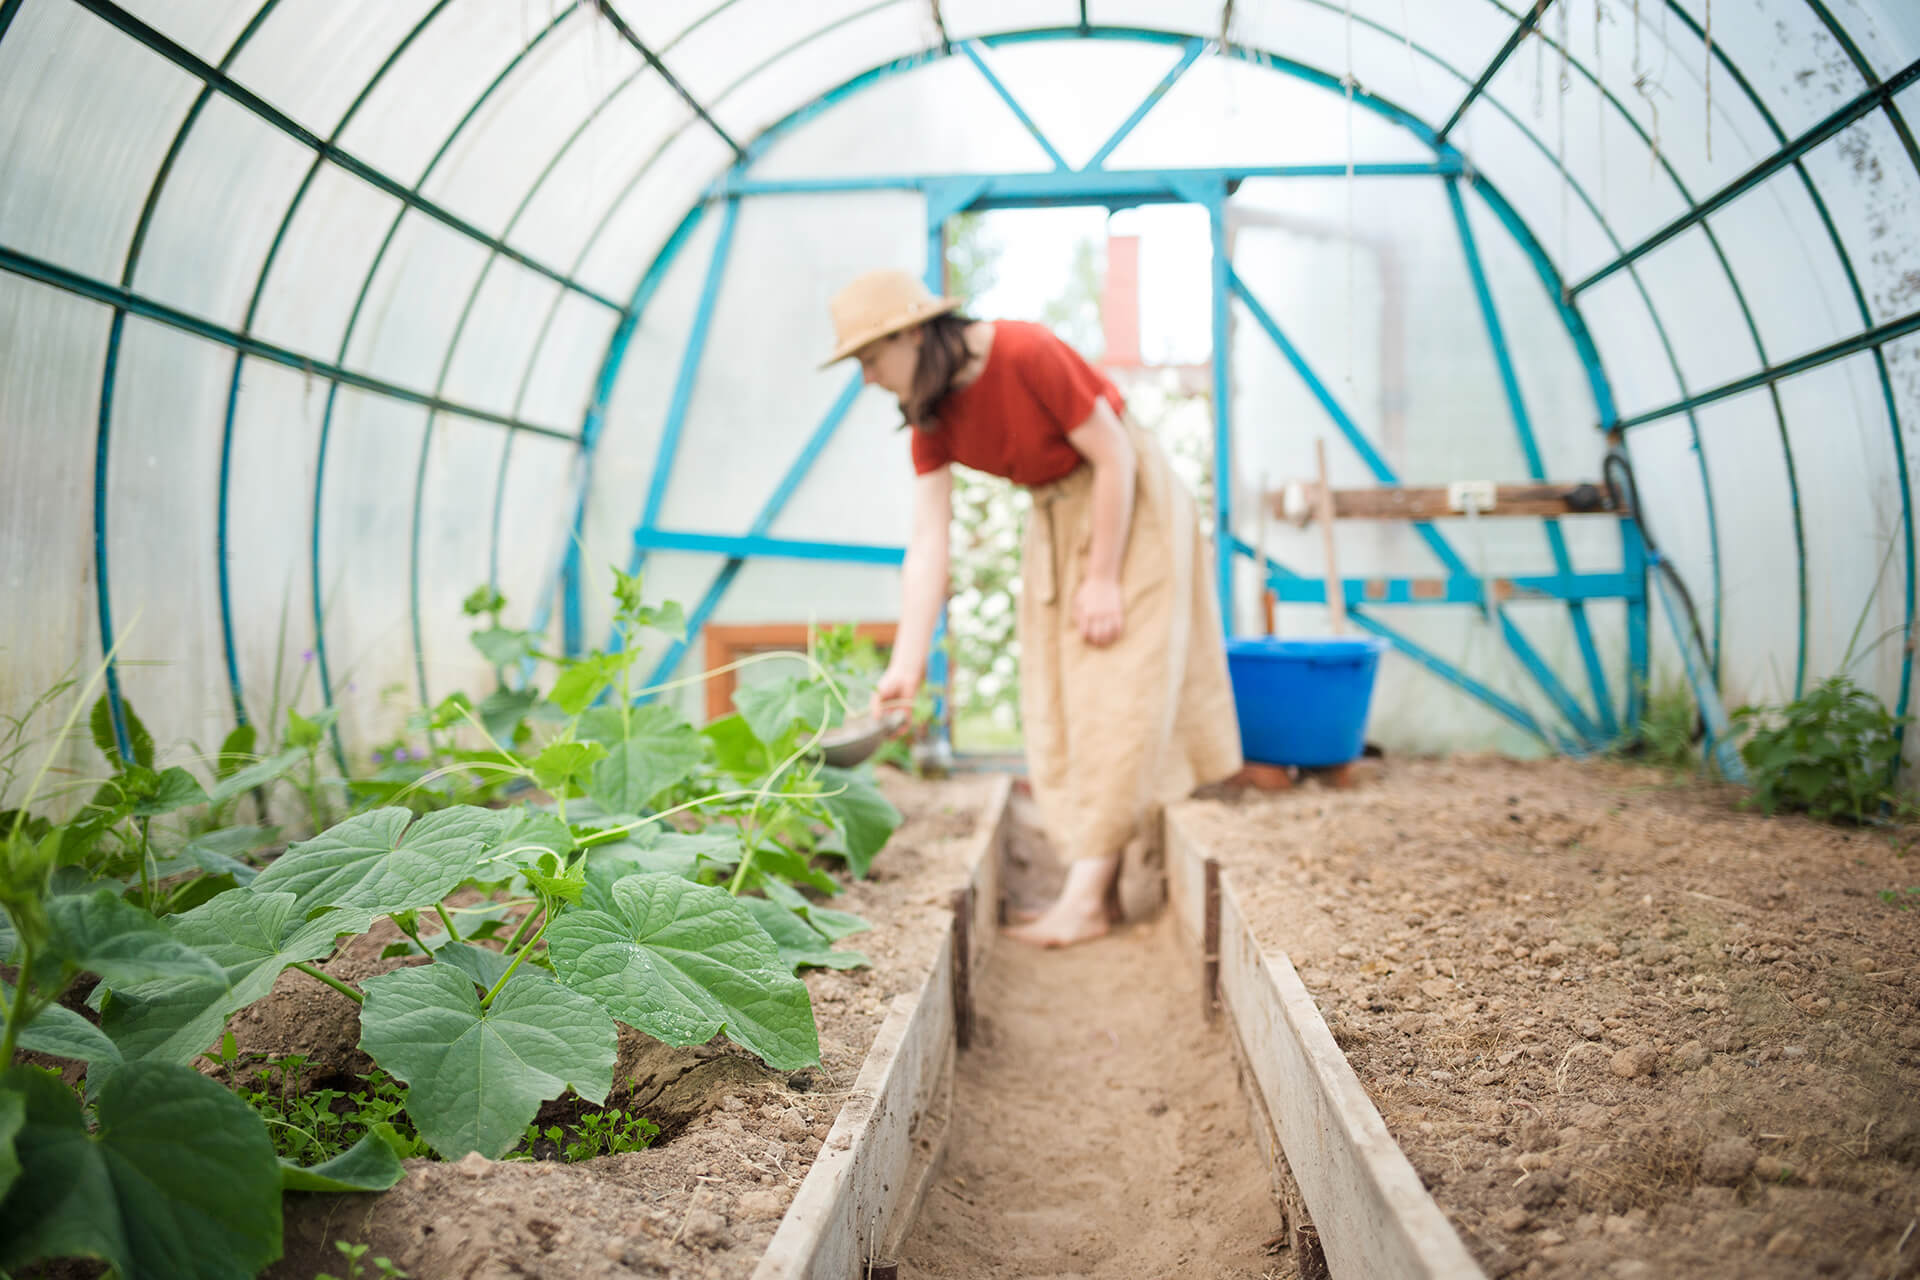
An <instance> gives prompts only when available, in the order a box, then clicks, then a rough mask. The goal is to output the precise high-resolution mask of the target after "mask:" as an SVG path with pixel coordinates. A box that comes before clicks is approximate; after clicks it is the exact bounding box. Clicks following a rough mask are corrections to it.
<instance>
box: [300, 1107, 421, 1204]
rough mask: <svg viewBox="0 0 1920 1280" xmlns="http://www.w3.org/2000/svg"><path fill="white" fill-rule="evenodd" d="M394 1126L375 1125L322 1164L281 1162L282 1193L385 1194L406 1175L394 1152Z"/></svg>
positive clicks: (398, 1156) (397, 1154)
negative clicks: (379, 1192) (380, 1192)
mask: <svg viewBox="0 0 1920 1280" xmlns="http://www.w3.org/2000/svg"><path fill="white" fill-rule="evenodd" d="M393 1132H394V1130H393V1126H392V1125H390V1124H376V1125H374V1126H373V1128H372V1129H370V1130H368V1131H367V1135H366V1136H365V1137H363V1138H361V1139H360V1141H358V1142H356V1143H354V1144H353V1145H352V1146H351V1147H348V1148H347V1149H346V1150H345V1151H342V1152H341V1153H340V1154H339V1155H337V1156H335V1157H334V1158H333V1159H331V1160H328V1161H326V1162H324V1163H322V1164H316V1165H307V1166H304V1167H303V1166H301V1165H299V1164H296V1163H295V1162H294V1161H292V1160H288V1159H287V1158H285V1157H284V1156H283V1157H281V1160H280V1189H281V1190H282V1191H385V1190H386V1189H387V1188H388V1187H391V1186H392V1185H393V1184H394V1183H396V1182H398V1181H400V1179H402V1178H404V1177H405V1176H406V1174H407V1171H406V1169H405V1168H404V1167H402V1165H401V1164H400V1155H399V1153H398V1152H397V1151H395V1150H394V1146H393V1144H394V1140H395V1138H397V1135H395V1136H394V1138H389V1136H388V1135H390V1134H393Z"/></svg>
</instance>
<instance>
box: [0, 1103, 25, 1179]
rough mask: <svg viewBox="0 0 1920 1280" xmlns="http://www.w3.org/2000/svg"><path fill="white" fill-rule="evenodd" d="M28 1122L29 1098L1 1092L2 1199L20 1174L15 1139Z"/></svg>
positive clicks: (0, 1170) (0, 1164) (0, 1152)
mask: <svg viewBox="0 0 1920 1280" xmlns="http://www.w3.org/2000/svg"><path fill="white" fill-rule="evenodd" d="M26 1123H27V1100H26V1099H25V1098H24V1097H22V1096H21V1095H20V1094H18V1093H14V1092H12V1091H11V1090H7V1091H3V1092H0V1201H4V1200H5V1199H6V1196H7V1188H9V1187H11V1186H12V1185H13V1180H14V1179H15V1178H17V1177H19V1176H20V1158H19V1157H18V1156H17V1155H15V1154H14V1150H13V1139H14V1137H15V1135H17V1134H18V1133H19V1132H20V1130H21V1127H22V1126H24V1125H25V1124H26Z"/></svg>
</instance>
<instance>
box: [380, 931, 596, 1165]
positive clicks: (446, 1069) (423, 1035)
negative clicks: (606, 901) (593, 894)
mask: <svg viewBox="0 0 1920 1280" xmlns="http://www.w3.org/2000/svg"><path fill="white" fill-rule="evenodd" d="M562 918H564V917H562ZM365 985H366V991H367V1002H366V1004H365V1005H363V1006H362V1007H361V1009H360V1047H361V1048H362V1049H365V1050H366V1051H367V1052H368V1053H370V1054H372V1055H373V1060H374V1061H375V1062H378V1063H379V1064H380V1065H381V1066H382V1067H384V1068H386V1069H387V1070H388V1071H390V1072H392V1073H393V1074H394V1075H395V1076H397V1077H399V1078H400V1079H402V1080H404V1081H406V1082H407V1084H408V1085H409V1086H410V1087H409V1089H408V1091H407V1114H408V1115H410V1116H412V1117H413V1121H414V1123H415V1124H416V1125H418V1126H419V1128H420V1136H421V1137H422V1138H425V1139H426V1140H427V1143H428V1145H429V1146H431V1147H432V1148H433V1149H434V1150H435V1151H437V1152H439V1153H440V1155H441V1156H443V1157H445V1158H446V1159H448V1160H457V1159H459V1158H460V1157H461V1156H463V1155H466V1154H467V1153H468V1152H469V1151H478V1152H479V1153H480V1154H481V1155H484V1156H487V1157H488V1158H490V1159H493V1158H498V1157H499V1156H502V1155H504V1154H506V1152H507V1151H508V1150H510V1149H511V1148H512V1147H513V1145H514V1143H516V1142H518V1141H519V1140H520V1138H521V1136H522V1135H523V1134H524V1133H525V1131H526V1127H527V1125H528V1124H529V1123H530V1122H531V1121H532V1120H533V1118H534V1116H536V1115H537V1114H539V1111H540V1104H541V1103H543V1102H545V1101H547V1100H548V1099H549V1098H557V1097H559V1096H560V1094H561V1093H562V1092H564V1091H565V1090H566V1089H567V1087H568V1086H569V1085H571V1086H572V1088H573V1089H574V1091H575V1092H576V1093H578V1094H579V1095H580V1096H581V1097H583V1098H585V1099H587V1100H588V1101H589V1102H595V1103H599V1102H604V1101H605V1100H606V1096H607V1090H609V1089H611V1088H612V1087H613V1060H614V1052H615V1037H616V1032H615V1028H614V1025H613V1019H611V1018H609V1017H608V1016H607V1014H606V1011H605V1010H603V1009H601V1008H600V1007H599V1005H597V1004H595V1003H594V1002H593V1001H592V1000H590V999H588V998H587V997H586V996H583V995H580V994H579V993H577V992H573V991H569V990H567V989H566V988H565V987H562V986H560V985H559V984H558V983H556V982H554V981H553V980H552V979H551V978H548V977H547V976H546V975H545V974H539V973H529V972H527V971H526V969H525V968H524V967H523V968H522V969H521V970H520V972H518V973H516V974H514V976H513V977H512V978H510V979H508V980H507V985H506V986H504V987H502V988H501V989H500V994H499V995H498V996H496V997H495V998H494V1001H493V1005H492V1007H491V1008H488V1009H484V1010H483V1009H482V1008H481V1007H480V997H479V996H478V995H477V994H476V993H475V991H474V988H473V981H472V979H471V978H469V977H468V975H467V974H465V973H463V972H462V971H461V970H459V969H457V968H455V967H454V966H452V965H445V964H430V965H427V966H425V967H423V968H417V969H399V970H396V971H395V972H393V973H387V974H382V975H381V976H379V977H377V978H369V979H367V981H366V984H365Z"/></svg>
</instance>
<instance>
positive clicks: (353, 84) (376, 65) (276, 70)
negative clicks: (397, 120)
mask: <svg viewBox="0 0 1920 1280" xmlns="http://www.w3.org/2000/svg"><path fill="white" fill-rule="evenodd" d="M432 8H434V0H281V3H280V4H278V5H276V6H275V7H274V11H273V16H272V17H270V18H268V19H267V20H266V22H265V23H264V24H263V25H262V26H261V28H260V31H259V33H258V34H256V35H255V36H254V37H253V39H252V40H250V41H248V42H247V47H246V48H245V49H244V50H243V51H242V52H241V54H240V56H239V57H238V58H236V59H234V62H233V68H232V71H233V77H234V79H236V80H238V81H240V82H241V83H242V84H244V85H246V86H247V87H248V88H250V89H252V90H254V91H255V92H257V93H258V94H260V96H261V97H263V98H265V99H266V100H267V101H269V102H271V103H273V104H274V105H275V106H276V107H278V108H280V109H281V110H282V111H284V112H286V113H287V114H288V115H290V116H292V117H293V118H294V119H295V120H297V121H299V122H300V123H301V124H303V125H305V126H306V127H307V128H309V129H311V130H313V131H314V132H315V133H318V134H319V135H321V136H322V137H328V138H330V137H332V136H333V132H334V130H335V128H336V127H338V125H339V123H340V120H341V117H343V116H344V115H346V113H347V109H348V108H349V107H350V106H352V105H353V101H354V99H355V98H357V97H358V96H359V95H360V93H361V91H362V90H364V89H365V88H366V86H367V84H368V83H369V82H370V81H371V80H372V79H373V78H374V76H375V75H377V74H378V73H379V70H380V67H381V65H382V64H383V63H385V62H386V60H387V59H388V58H389V57H390V56H392V54H393V52H394V50H396V49H398V48H399V47H400V44H401V42H402V41H404V40H405V39H406V38H407V33H408V32H410V31H411V30H413V28H414V26H415V25H416V24H417V23H418V22H419V21H420V20H421V19H422V18H423V17H424V16H425V15H426V14H427V12H428V11H429V10H431V9H432ZM457 20H458V19H457V18H450V17H447V16H445V15H442V16H441V17H440V18H439V19H438V21H442V22H449V21H457ZM316 69H323V70H320V71H318V72H317V71H316Z"/></svg>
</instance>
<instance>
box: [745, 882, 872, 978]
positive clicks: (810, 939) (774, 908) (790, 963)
mask: <svg viewBox="0 0 1920 1280" xmlns="http://www.w3.org/2000/svg"><path fill="white" fill-rule="evenodd" d="M740 905H741V906H743V907H745V908H746V909H747V911H748V912H749V913H750V914H752V916H753V918H754V919H755V920H757V921H759V922H760V927H761V928H762V929H765V930H766V931H767V936H768V937H770V938H772V939H773V942H774V945H775V946H777V947H778V948H780V963H781V964H783V965H785V966H787V968H788V969H791V970H794V971H796V972H797V971H798V970H799V969H800V967H801V966H802V965H812V966H814V967H815V968H820V969H858V968H862V967H863V966H865V965H868V964H870V963H872V962H871V961H869V960H868V959H867V958H866V957H865V956H863V955H861V954H860V953H859V952H858V951H835V950H834V949H833V944H832V943H831V942H828V941H827V940H826V939H825V938H823V937H821V936H820V934H819V932H818V931H816V930H815V929H814V927H813V926H812V925H810V924H808V923H807V922H806V921H805V920H802V919H801V918H800V917H799V916H797V915H795V914H793V912H791V911H789V910H787V909H786V908H785V907H783V906H781V905H780V904H779V903H777V902H769V901H767V900H766V899H765V898H741V899H740Z"/></svg>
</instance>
